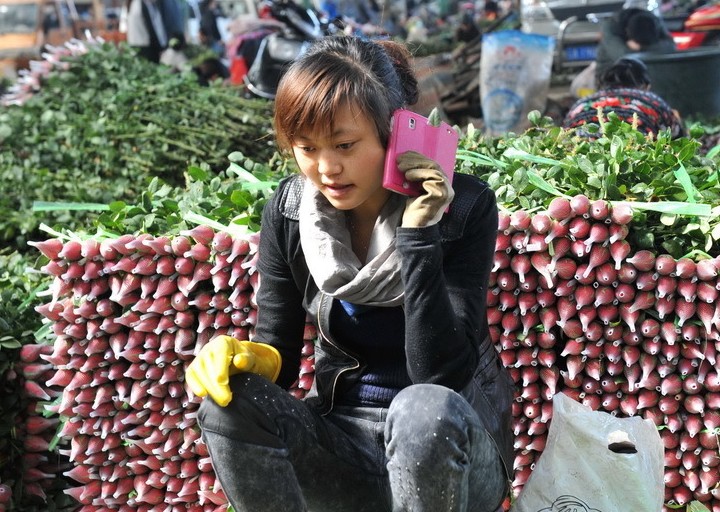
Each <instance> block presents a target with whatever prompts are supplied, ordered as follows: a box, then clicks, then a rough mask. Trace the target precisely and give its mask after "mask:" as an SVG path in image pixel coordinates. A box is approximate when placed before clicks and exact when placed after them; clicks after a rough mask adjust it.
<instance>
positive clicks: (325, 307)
mask: <svg viewBox="0 0 720 512" xmlns="http://www.w3.org/2000/svg"><path fill="white" fill-rule="evenodd" d="M327 299H329V300H330V301H332V299H331V298H329V297H328V296H327V295H326V294H324V293H322V292H321V295H320V305H319V307H318V329H319V330H320V336H322V337H323V338H325V341H327V342H328V343H329V344H330V345H332V346H333V347H335V348H336V349H337V350H339V351H341V352H342V353H344V354H345V355H347V356H348V357H349V358H351V359H352V360H353V361H355V364H354V365H353V366H349V367H347V368H343V369H342V370H339V371H338V372H337V373H336V374H335V378H334V379H333V383H332V386H331V387H330V408H329V409H328V410H327V412H325V413H323V416H324V415H327V414H330V411H332V410H333V407H335V388H336V387H337V382H338V380H339V379H340V376H341V375H342V374H343V373H345V372H347V371H351V370H357V369H358V368H360V361H358V360H357V358H355V357H353V356H351V355H350V354H348V353H347V352H346V351H345V350H343V349H341V348H340V347H339V346H338V345H337V343H335V342H334V341H333V340H332V338H331V337H330V334H329V333H326V329H325V328H324V325H325V320H326V318H328V317H329V315H330V313H329V308H330V305H329V304H328V300H327ZM326 313H327V314H326Z"/></svg>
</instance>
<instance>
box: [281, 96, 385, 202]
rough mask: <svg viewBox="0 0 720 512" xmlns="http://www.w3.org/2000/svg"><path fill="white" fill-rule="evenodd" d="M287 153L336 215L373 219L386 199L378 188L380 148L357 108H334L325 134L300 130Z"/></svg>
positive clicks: (381, 164)
mask: <svg viewBox="0 0 720 512" xmlns="http://www.w3.org/2000/svg"><path fill="white" fill-rule="evenodd" d="M320 128H325V127H320ZM330 130H332V131H330ZM292 150H293V155H294V156H295V160H296V161H297V163H298V166H299V167H300V170H301V171H302V173H303V174H304V175H305V176H306V177H307V178H308V179H309V180H310V181H312V182H313V184H314V185H315V186H316V187H317V188H318V190H320V192H321V193H322V194H323V195H324V196H325V197H326V198H327V200H328V201H329V202H330V204H332V205H333V206H334V207H335V208H337V209H339V210H356V213H360V214H367V215H377V214H378V213H379V211H380V209H381V208H382V206H383V204H385V201H387V199H388V197H389V196H390V192H389V191H387V190H386V189H384V188H383V187H382V175H383V167H384V163H385V148H384V147H383V145H382V144H381V142H380V138H379V137H378V133H377V130H376V128H375V124H374V123H373V122H372V121H371V120H370V119H368V117H367V116H366V115H364V114H362V113H361V112H359V111H358V109H353V108H351V107H350V106H349V105H346V106H344V107H342V108H341V109H339V111H338V112H337V114H336V115H335V122H334V126H332V128H330V127H328V129H327V130H323V129H317V127H314V128H312V129H305V130H301V131H300V133H298V134H297V136H296V137H295V138H294V140H293V143H292Z"/></svg>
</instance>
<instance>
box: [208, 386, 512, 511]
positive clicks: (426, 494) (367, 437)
mask: <svg viewBox="0 0 720 512" xmlns="http://www.w3.org/2000/svg"><path fill="white" fill-rule="evenodd" d="M230 383H231V388H232V391H233V399H232V401H231V402H230V404H229V405H228V406H227V407H220V406H218V405H217V404H216V403H215V402H214V401H212V399H210V398H206V399H204V400H203V403H202V404H201V406H200V410H199V414H198V419H199V423H200V425H201V427H202V429H203V439H204V441H205V443H206V444H207V445H208V450H209V452H210V456H211V459H212V461H213V467H214V469H215V472H216V473H217V475H218V478H219V480H220V483H221V484H222V486H223V489H224V491H225V494H226V495H227V497H228V499H229V500H230V503H231V504H232V505H233V507H234V508H235V510H236V511H238V512H241V511H242V512H265V511H267V512H277V511H280V510H282V511H283V512H306V511H317V512H345V511H347V512H350V511H352V512H364V511H368V512H382V511H408V512H453V511H458V512H470V511H472V512H486V511H487V512H489V511H494V510H496V509H497V507H498V506H499V504H500V502H501V501H502V499H503V497H504V495H505V492H506V484H507V480H506V478H505V475H504V471H503V466H502V462H501V460H500V456H499V454H498V450H497V448H496V446H495V444H494V442H493V441H492V439H491V438H490V436H489V435H488V434H487V432H486V430H485V429H484V428H483V427H482V425H481V424H480V421H479V420H478V418H477V414H476V413H475V411H473V409H472V408H471V406H470V404H469V403H468V402H467V401H466V400H465V399H464V398H463V397H462V396H461V395H460V394H458V393H456V392H454V391H452V390H450V389H448V388H445V387H442V386H437V385H431V384H418V385H414V386H410V387H409V388H406V389H405V390H403V391H402V392H401V393H400V394H399V395H398V396H397V397H396V398H395V400H393V402H392V404H391V405H390V408H389V409H382V408H372V407H336V408H335V409H334V410H333V411H332V412H331V413H330V414H328V415H327V416H321V415H319V414H318V413H317V412H316V411H314V410H313V409H312V408H310V407H309V406H308V405H307V404H306V403H305V402H303V401H300V400H297V399H295V398H294V397H292V396H291V395H290V394H288V393H287V392H286V391H284V390H282V389H281V388H279V387H278V386H276V385H275V384H272V383H270V382H269V381H267V380H266V379H264V378H262V377H259V376H257V375H254V374H249V373H243V374H239V375H236V376H234V377H232V378H231V381H230Z"/></svg>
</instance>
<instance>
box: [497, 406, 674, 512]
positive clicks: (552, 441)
mask: <svg viewBox="0 0 720 512" xmlns="http://www.w3.org/2000/svg"><path fill="white" fill-rule="evenodd" d="M663 454H664V448H663V444H662V440H661V439H660V434H659V433H658V431H657V427H656V426H655V424H653V423H652V422H651V421H649V420H644V419H642V418H640V417H639V416H634V417H631V418H617V417H615V416H613V415H611V414H608V413H606V412H602V411H593V410H592V409H590V408H588V407H586V406H584V405H582V404H580V403H578V402H576V401H575V400H573V399H571V398H569V397H568V396H567V395H564V394H563V393H558V394H556V395H555V396H554V397H553V416H552V420H551V422H550V429H549V431H548V438H547V443H546V445H545V449H544V450H543V452H542V454H541V455H540V459H539V460H538V462H537V464H536V465H535V469H533V472H532V473H531V475H530V478H529V479H528V481H527V483H526V484H525V486H524V487H523V489H522V491H521V492H520V495H519V497H518V499H517V500H516V502H515V503H514V504H513V506H512V508H511V509H510V512H619V511H632V512H660V511H661V510H662V508H663V498H664V488H665V484H664V480H663V478H664V469H663Z"/></svg>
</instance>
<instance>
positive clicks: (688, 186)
mask: <svg viewBox="0 0 720 512" xmlns="http://www.w3.org/2000/svg"><path fill="white" fill-rule="evenodd" d="M678 164H679V165H678V168H677V169H675V171H674V173H675V178H677V180H678V181H679V182H680V185H682V188H683V190H685V194H686V195H687V199H688V201H689V202H691V203H696V202H697V200H696V199H695V197H696V196H699V195H700V193H699V192H698V190H697V189H696V188H695V186H694V185H693V183H692V180H691V179H690V175H689V174H688V172H687V169H685V166H684V165H683V164H682V162H678Z"/></svg>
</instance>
